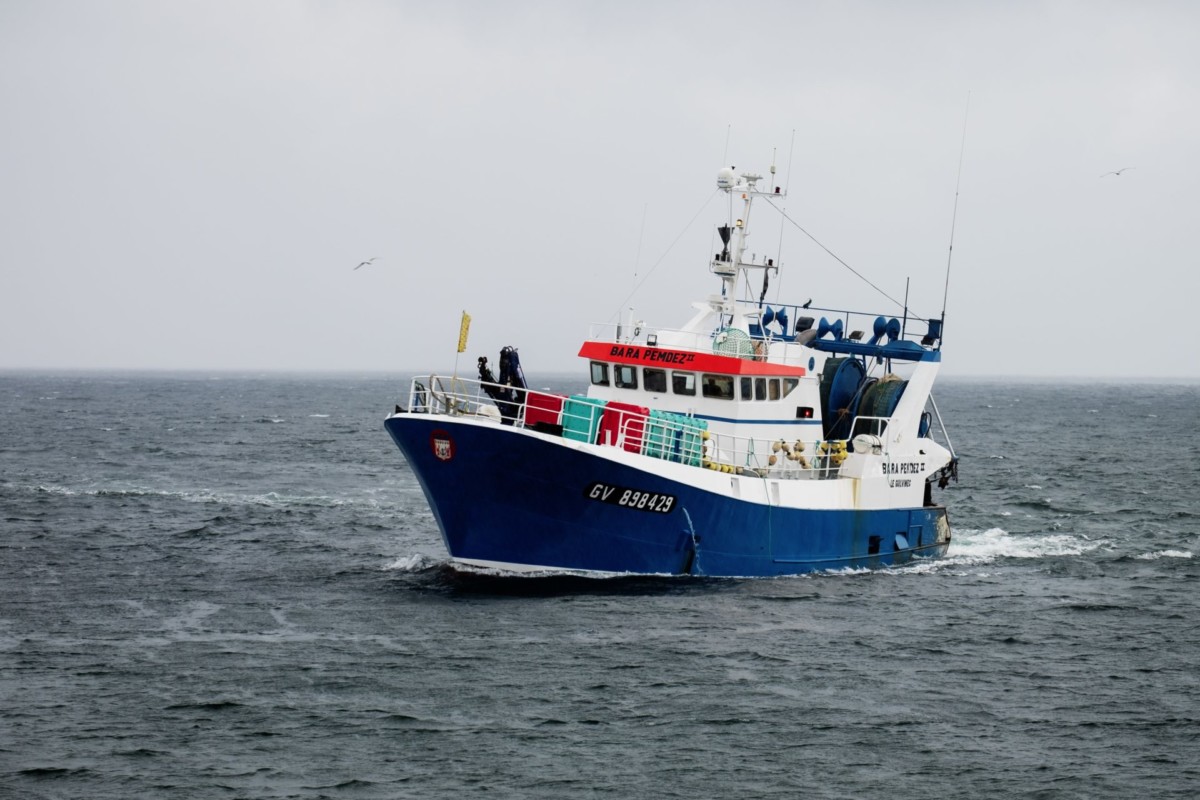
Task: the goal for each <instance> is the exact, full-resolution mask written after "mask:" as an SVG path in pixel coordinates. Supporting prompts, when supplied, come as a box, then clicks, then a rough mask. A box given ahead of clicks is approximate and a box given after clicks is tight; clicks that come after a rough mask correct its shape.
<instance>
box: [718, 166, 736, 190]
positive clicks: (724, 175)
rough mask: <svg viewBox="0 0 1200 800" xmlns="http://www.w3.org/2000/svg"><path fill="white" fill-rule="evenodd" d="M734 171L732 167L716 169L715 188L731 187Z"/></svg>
mask: <svg viewBox="0 0 1200 800" xmlns="http://www.w3.org/2000/svg"><path fill="white" fill-rule="evenodd" d="M733 184H734V173H733V167H721V168H720V169H719V170H717V188H718V189H730V188H733Z"/></svg>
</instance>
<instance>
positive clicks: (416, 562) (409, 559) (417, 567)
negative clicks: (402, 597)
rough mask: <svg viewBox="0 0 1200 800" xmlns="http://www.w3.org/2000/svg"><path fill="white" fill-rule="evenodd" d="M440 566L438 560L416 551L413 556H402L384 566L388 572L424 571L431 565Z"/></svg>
mask: <svg viewBox="0 0 1200 800" xmlns="http://www.w3.org/2000/svg"><path fill="white" fill-rule="evenodd" d="M435 566H439V564H438V562H436V561H434V560H433V559H432V558H430V557H429V556H426V555H423V554H421V553H414V554H413V555H411V556H401V557H400V558H397V559H396V560H395V561H393V562H392V563H390V564H387V565H386V566H384V569H385V570H387V571H388V572H424V571H425V570H427V569H430V568H431V567H435Z"/></svg>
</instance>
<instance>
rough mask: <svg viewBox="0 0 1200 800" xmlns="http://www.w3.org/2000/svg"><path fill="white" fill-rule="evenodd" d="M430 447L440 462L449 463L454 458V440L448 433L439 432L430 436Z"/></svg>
mask: <svg viewBox="0 0 1200 800" xmlns="http://www.w3.org/2000/svg"><path fill="white" fill-rule="evenodd" d="M429 445H430V447H432V448H433V454H434V456H436V457H437V460H438V461H449V460H450V459H452V458H454V440H453V439H451V438H450V434H449V433H447V432H446V431H442V430H437V431H434V432H433V433H431V434H429Z"/></svg>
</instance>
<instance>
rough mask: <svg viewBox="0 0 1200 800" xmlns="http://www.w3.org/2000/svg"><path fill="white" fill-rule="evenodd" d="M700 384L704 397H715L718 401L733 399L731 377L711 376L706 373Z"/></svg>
mask: <svg viewBox="0 0 1200 800" xmlns="http://www.w3.org/2000/svg"><path fill="white" fill-rule="evenodd" d="M702 383H703V386H704V389H703V392H704V396H705V397H715V398H717V399H718V400H732V399H733V376H732V375H711V374H709V373H707V372H706V373H704V379H703V381H702Z"/></svg>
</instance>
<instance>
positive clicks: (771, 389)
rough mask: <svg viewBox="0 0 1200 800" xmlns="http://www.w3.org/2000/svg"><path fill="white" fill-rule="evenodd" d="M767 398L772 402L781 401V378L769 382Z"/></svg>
mask: <svg viewBox="0 0 1200 800" xmlns="http://www.w3.org/2000/svg"><path fill="white" fill-rule="evenodd" d="M767 396H768V397H770V398H771V399H772V400H778V399H779V397H780V394H779V378H771V380H769V381H767Z"/></svg>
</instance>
